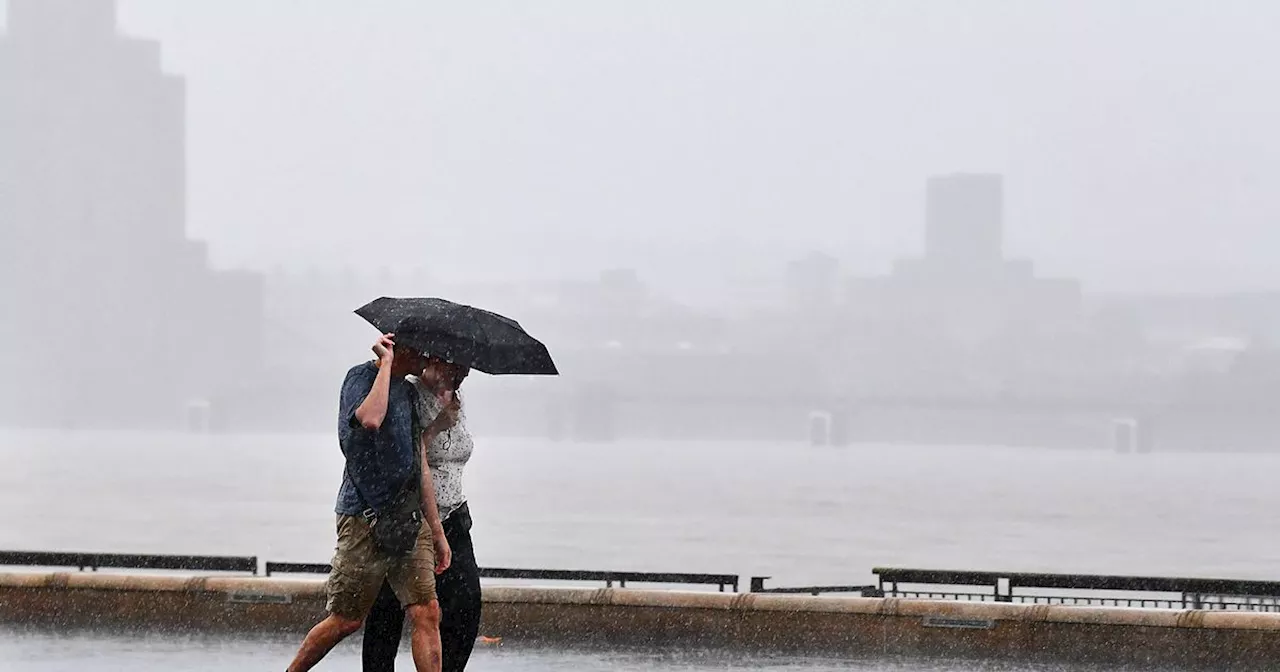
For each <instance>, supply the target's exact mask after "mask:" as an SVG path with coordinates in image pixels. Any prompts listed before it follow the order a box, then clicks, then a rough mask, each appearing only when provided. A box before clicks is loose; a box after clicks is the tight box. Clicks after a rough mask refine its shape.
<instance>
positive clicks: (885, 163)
mask: <svg viewBox="0 0 1280 672" xmlns="http://www.w3.org/2000/svg"><path fill="white" fill-rule="evenodd" d="M121 5H122V21H123V23H124V25H125V27H126V29H127V30H128V32H130V33H131V34H134V35H139V36H145V37H154V38H157V39H159V40H162V41H163V43H164V53H165V60H166V64H167V68H168V69H169V70H170V71H173V72H176V73H179V74H182V75H184V76H185V77H187V79H188V86H189V104H190V117H189V129H190V130H189V140H190V146H189V150H190V151H189V157H190V159H189V161H190V199H189V208H188V211H189V228H190V230H191V231H192V232H193V233H194V234H195V235H197V236H200V237H204V238H207V239H208V240H209V241H210V242H211V243H212V249H213V252H214V255H215V260H216V261H217V263H219V265H222V266H233V265H250V266H257V267H268V266H270V265H273V264H284V265H289V266H308V265H317V266H338V265H342V264H345V263H353V264H363V263H367V262H366V261H365V260H366V259H367V256H368V255H370V254H377V250H378V249H379V245H380V242H379V241H380V240H391V241H392V242H393V244H394V252H389V253H388V254H389V255H390V254H394V255H395V256H393V257H391V262H390V263H392V264H394V265H400V266H413V265H428V266H430V267H432V268H434V269H435V272H436V273H438V274H448V275H453V276H457V277H466V278H477V279H512V278H520V277H526V276H534V275H536V276H543V277H545V276H549V275H563V274H578V275H586V274H589V273H593V272H595V271H596V270H598V269H600V268H604V267H610V266H618V265H635V266H639V267H640V268H641V269H642V270H643V271H644V272H645V273H646V275H649V276H654V277H656V279H657V280H659V282H660V284H663V285H667V286H670V285H674V284H677V283H680V282H684V281H686V280H688V281H690V282H694V283H701V286H704V287H705V286H707V285H708V284H714V283H715V282H716V281H717V278H719V281H720V282H722V283H724V282H733V281H734V280H733V279H734V278H741V277H744V276H746V275H749V274H756V273H764V274H769V273H776V272H779V271H780V268H781V265H782V264H783V263H784V262H785V261H786V259H787V258H788V257H789V256H791V255H798V254H800V253H803V252H804V251H806V250H808V249H811V248H820V249H823V250H826V251H828V252H830V253H832V254H834V255H836V256H838V257H840V258H841V259H842V260H844V261H846V262H848V264H849V265H850V267H851V268H852V269H854V270H862V271H868V272H871V271H878V270H883V269H884V268H886V267H887V265H888V263H889V262H890V261H891V260H892V259H893V258H894V257H896V256H901V255H904V254H911V253H914V252H915V251H916V250H918V249H919V246H920V228H921V221H922V216H923V189H924V180H925V178H926V177H927V176H928V175H930V174H933V173H941V172H951V171H984V172H1002V173H1004V174H1005V175H1006V189H1007V195H1008V201H1007V203H1008V218H1007V219H1008V222H1009V227H1010V230H1011V231H1010V248H1011V251H1013V252H1014V253H1017V254H1022V255H1028V256H1032V257H1035V258H1036V259H1037V260H1038V261H1039V263H1040V266H1041V267H1042V268H1043V269H1044V270H1045V271H1046V272H1050V273H1054V274H1073V275H1080V276H1083V277H1084V278H1085V280H1086V283H1087V286H1089V287H1091V288H1110V289H1116V288H1119V289H1150V288H1170V289H1198V290H1213V289H1224V288H1227V289H1234V288H1253V287H1260V286H1272V287H1280V268H1277V267H1276V265H1275V264H1274V263H1272V259H1273V257H1274V251H1273V248H1274V247H1275V246H1276V244H1277V243H1280V231H1278V230H1277V224H1280V190H1278V189H1276V186H1277V185H1280V158H1278V157H1280V128H1278V126H1277V120H1278V119H1280V94H1277V93H1276V87H1275V79H1276V78H1275V67H1274V64H1275V63H1277V62H1280V42H1277V41H1276V40H1275V39H1274V35H1276V34H1278V33H1280V3H1275V2H1270V1H1267V0H1258V1H1256V2H1248V1H1245V0H1232V1H1227V0H1221V1H1215V2H1204V1H1202V0H1194V1H1188V0H1177V1H1175V0H1147V1H1136V0H1134V1H1128V2H1118V1H1114V0H1110V1H1108V0H1060V1H1057V2H1048V1H1035V0H1005V1H997V0H968V1H965V2H959V1H947V0H931V1H926V0H916V1H909V0H879V1H857V2H855V1H853V0H835V1H830V2H822V1H818V0H789V1H776V2H767V1H753V0H678V1H657V0H644V1H640V0H633V1H630V2H621V1H614V0H578V1H568V0H562V1H551V0H541V1H539V2H536V3H535V2H527V1H522V0H512V1H509V2H493V1H486V2H452V3H442V2H430V3H426V2H421V1H420V0H376V1H369V2H362V3H359V4H352V3H350V2H339V1H337V0H217V1H216V2H213V1H200V2H197V1H195V0H182V1H175V0H121ZM406 238H407V239H408V240H409V241H410V243H411V244H412V243H415V242H416V243H420V245H419V248H418V249H419V251H420V254H418V255H416V256H414V255H408V254H406V246H405V245H404V242H405V239H406ZM686 245H687V246H688V247H689V248H690V250H691V251H684V252H682V251H681V248H682V247H685V246H686ZM555 250H568V252H562V253H553V251H555ZM715 250H723V252H724V257H723V258H711V259H708V258H707V255H710V254H711V253H712V252H713V251H715ZM664 263H666V264H670V265H671V267H670V269H669V270H668V272H666V273H665V274H662V275H659V274H658V269H659V267H660V266H661V265H662V264H664ZM700 266H701V268H699V267H700Z"/></svg>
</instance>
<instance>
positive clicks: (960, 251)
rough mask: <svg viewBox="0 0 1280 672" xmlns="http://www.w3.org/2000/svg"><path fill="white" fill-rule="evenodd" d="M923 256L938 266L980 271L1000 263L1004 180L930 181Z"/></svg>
mask: <svg viewBox="0 0 1280 672" xmlns="http://www.w3.org/2000/svg"><path fill="white" fill-rule="evenodd" d="M926 190H927V195H926V200H925V257H926V258H927V259H928V260H929V263H930V264H931V265H933V266H936V267H946V268H956V269H980V268H984V267H992V266H995V265H998V264H1000V262H1001V261H1003V260H1004V179H1003V178H1002V177H1001V176H999V175H988V174H956V175H944V176H938V177H931V178H929V181H928V184H927V186H926Z"/></svg>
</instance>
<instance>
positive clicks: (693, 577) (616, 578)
mask: <svg viewBox="0 0 1280 672" xmlns="http://www.w3.org/2000/svg"><path fill="white" fill-rule="evenodd" d="M330 569H331V567H330V566H329V565H326V564H307V563H295V562H268V563H267V564H266V571H265V574H266V575H267V576H271V575H272V574H328V573H329V571H330ZM480 578H482V579H513V580H534V581H591V582H604V584H605V586H607V587H610V588H612V587H613V584H615V583H617V584H618V587H619V588H626V587H627V583H651V584H669V585H705V586H717V587H718V588H719V589H720V592H722V593H723V592H725V588H726V587H728V588H731V589H732V590H733V592H735V593H736V592H738V581H739V577H738V575H737V574H682V573H662V572H610V571H594V570H573V569H509V568H502V567H482V568H480Z"/></svg>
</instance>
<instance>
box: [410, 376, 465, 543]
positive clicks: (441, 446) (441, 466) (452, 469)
mask: <svg viewBox="0 0 1280 672" xmlns="http://www.w3.org/2000/svg"><path fill="white" fill-rule="evenodd" d="M409 382H411V383H413V385H414V387H416V388H417V389H418V420H419V422H421V423H422V425H421V426H422V427H426V426H427V425H428V424H430V423H431V421H432V420H434V419H435V417H436V415H438V414H439V413H440V402H439V401H438V400H437V399H436V395H435V394H433V393H432V392H431V390H429V389H427V388H426V387H425V386H424V385H423V384H422V381H420V380H418V378H416V377H414V376H409ZM459 398H461V397H459ZM418 440H419V441H421V437H419V439H418ZM474 449H475V442H474V441H473V440H472V438H471V432H470V430H468V429H467V406H466V404H465V403H464V404H463V405H462V410H461V411H460V412H459V413H458V422H457V423H456V424H454V426H453V427H451V428H449V430H448V431H445V432H441V433H440V434H437V435H436V437H435V439H434V440H433V441H432V442H431V445H429V446H427V466H429V467H431V480H432V482H433V483H434V485H435V491H436V508H438V509H439V510H440V520H441V521H443V520H445V519H446V518H448V517H449V514H451V513H453V512H454V511H457V510H458V507H460V506H462V505H463V504H465V503H466V501H467V498H466V495H464V494H463V492H462V470H463V468H465V467H466V466H467V461H469V460H470V459H471V451H472V450H474Z"/></svg>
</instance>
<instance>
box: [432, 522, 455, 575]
mask: <svg viewBox="0 0 1280 672" xmlns="http://www.w3.org/2000/svg"><path fill="white" fill-rule="evenodd" d="M431 536H432V538H433V539H434V540H435V545H436V574H444V572H445V570H446V569H449V565H451V564H453V549H451V548H449V540H448V539H447V538H446V537H445V536H444V527H438V528H435V529H433V530H431Z"/></svg>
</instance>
